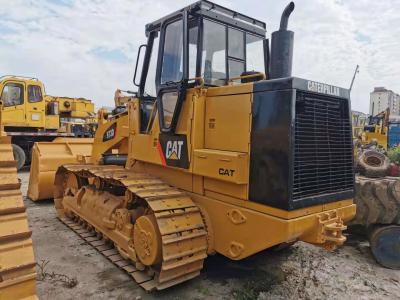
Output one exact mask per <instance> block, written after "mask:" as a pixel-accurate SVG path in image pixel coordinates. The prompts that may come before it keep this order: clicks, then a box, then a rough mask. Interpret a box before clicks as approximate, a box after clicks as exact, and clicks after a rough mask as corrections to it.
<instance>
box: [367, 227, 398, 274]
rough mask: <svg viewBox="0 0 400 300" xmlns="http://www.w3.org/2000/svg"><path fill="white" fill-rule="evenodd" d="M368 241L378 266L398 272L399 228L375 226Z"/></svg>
mask: <svg viewBox="0 0 400 300" xmlns="http://www.w3.org/2000/svg"><path fill="white" fill-rule="evenodd" d="M369 241H370V242H369V244H370V247H371V252H372V254H373V255H374V257H375V259H376V261H377V262H378V263H379V264H380V265H382V266H384V267H386V268H390V269H396V270H400V226H398V225H389V226H375V227H373V229H372V230H371V232H370V236H369Z"/></svg>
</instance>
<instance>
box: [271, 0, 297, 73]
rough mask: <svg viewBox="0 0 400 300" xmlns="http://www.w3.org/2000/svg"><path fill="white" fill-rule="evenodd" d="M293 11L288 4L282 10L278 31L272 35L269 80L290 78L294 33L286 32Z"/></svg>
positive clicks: (291, 6) (292, 7) (292, 6)
mask: <svg viewBox="0 0 400 300" xmlns="http://www.w3.org/2000/svg"><path fill="white" fill-rule="evenodd" d="M293 10H294V3H293V2H290V3H289V4H288V5H287V6H286V8H285V9H284V11H283V13H282V17H281V24H280V27H279V30H278V31H275V32H273V33H272V41H271V70H270V78H271V79H276V78H284V77H290V76H292V61H293V42H294V32H293V31H290V30H287V27H288V21H289V16H290V14H291V13H292V12H293Z"/></svg>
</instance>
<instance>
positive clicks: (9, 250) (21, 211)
mask: <svg viewBox="0 0 400 300" xmlns="http://www.w3.org/2000/svg"><path fill="white" fill-rule="evenodd" d="M0 125H1V114H0ZM20 186H21V184H20V182H19V180H18V177H17V169H16V162H15V160H14V157H13V151H12V147H11V140H10V137H7V136H6V134H5V133H4V132H3V131H2V130H1V126H0V299H37V296H36V272H35V265H36V263H35V258H34V255H33V248H32V239H31V234H32V232H31V231H30V229H29V226H28V219H27V214H26V212H25V206H24V202H23V198H22V194H21V191H20Z"/></svg>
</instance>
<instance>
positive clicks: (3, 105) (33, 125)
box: [0, 76, 97, 169]
mask: <svg viewBox="0 0 400 300" xmlns="http://www.w3.org/2000/svg"><path fill="white" fill-rule="evenodd" d="M0 95H1V96H0V99H1V100H0V114H1V115H2V119H3V126H4V130H5V132H6V133H7V135H9V136H11V142H12V147H13V152H14V157H15V158H16V160H17V167H18V169H19V168H21V167H22V166H23V165H24V164H25V162H28V163H29V162H30V157H31V149H32V147H33V143H35V142H39V141H47V142H50V141H52V140H54V139H55V138H57V137H93V136H94V132H95V129H96V126H97V119H96V115H95V113H94V104H93V103H92V102H91V101H90V100H87V99H84V98H67V97H54V96H49V95H45V91H44V86H43V83H42V82H41V81H40V80H38V79H36V78H27V77H22V76H3V77H0Z"/></svg>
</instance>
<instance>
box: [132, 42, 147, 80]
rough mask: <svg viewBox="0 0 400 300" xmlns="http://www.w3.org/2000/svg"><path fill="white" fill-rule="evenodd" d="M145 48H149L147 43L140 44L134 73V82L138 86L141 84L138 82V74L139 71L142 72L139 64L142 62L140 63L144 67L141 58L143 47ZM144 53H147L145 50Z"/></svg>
mask: <svg viewBox="0 0 400 300" xmlns="http://www.w3.org/2000/svg"><path fill="white" fill-rule="evenodd" d="M144 48H147V45H146V44H143V45H140V46H139V51H138V54H137V58H136V66H135V74H134V75H133V84H134V85H136V86H137V87H138V86H139V85H140V82H139V83H137V82H136V76H137V74H138V73H141V71H142V69H140V72H138V66H139V62H141V64H140V65H141V67H143V59H142V60H141V61H140V58H141V53H142V49H144ZM143 53H145V52H143ZM139 80H140V77H139Z"/></svg>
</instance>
